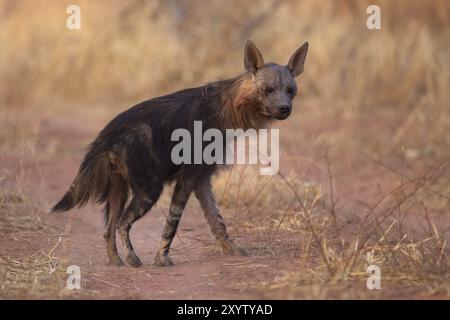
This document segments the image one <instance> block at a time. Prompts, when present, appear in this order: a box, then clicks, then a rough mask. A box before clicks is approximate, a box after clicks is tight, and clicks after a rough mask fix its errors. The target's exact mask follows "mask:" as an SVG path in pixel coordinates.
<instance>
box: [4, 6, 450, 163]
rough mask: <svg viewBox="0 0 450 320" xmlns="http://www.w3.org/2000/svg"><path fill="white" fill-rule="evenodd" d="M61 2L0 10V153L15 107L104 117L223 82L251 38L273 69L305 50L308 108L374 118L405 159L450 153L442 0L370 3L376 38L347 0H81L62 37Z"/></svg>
mask: <svg viewBox="0 0 450 320" xmlns="http://www.w3.org/2000/svg"><path fill="white" fill-rule="evenodd" d="M72 2H73V1H50V0H38V1H2V2H0V16H1V19H0V42H1V43H2V49H1V50H0V61H1V62H0V107H1V109H0V110H1V113H2V114H1V120H0V121H1V124H0V127H1V128H2V133H1V139H0V144H1V145H5V144H6V145H7V144H11V142H12V141H11V137H10V133H11V131H9V130H8V128H10V127H13V128H12V130H13V131H14V133H15V134H16V135H19V136H20V135H23V134H25V133H23V132H22V133H20V128H16V127H17V125H18V124H15V120H14V119H10V118H11V112H13V113H16V112H19V113H20V112H21V111H23V110H24V108H30V107H31V108H32V109H31V110H35V111H37V110H42V109H45V110H47V109H48V108H56V109H59V110H63V109H69V108H76V109H80V108H91V107H92V105H93V104H98V103H100V104H109V106H110V110H111V113H115V112H117V111H118V110H121V109H123V108H125V106H127V105H129V104H130V103H136V102H138V101H140V100H144V99H147V98H149V97H153V96H157V95H161V94H163V93H167V92H170V91H174V90H176V89H181V88H184V87H187V86H196V85H199V84H202V83H205V82H208V81H214V80H217V79H219V78H226V77H231V76H234V75H236V74H237V73H239V72H241V71H242V70H243V66H242V55H243V45H244V42H245V40H246V39H248V38H251V39H253V40H254V41H255V42H256V43H257V45H258V46H259V47H260V49H261V50H262V52H263V54H264V56H265V57H266V60H267V61H276V62H279V63H284V62H286V61H287V59H288V57H289V55H290V53H291V52H292V51H293V50H294V49H295V48H296V47H297V46H299V45H300V44H301V43H303V42H304V41H305V40H308V41H309V42H310V44H311V49H310V52H309V53H308V62H307V68H306V73H305V74H304V75H303V76H302V77H301V80H300V85H301V87H300V98H299V100H301V101H303V103H304V104H306V105H311V104H314V105H316V107H317V109H318V110H317V112H321V111H323V112H333V113H335V114H336V116H338V117H341V118H348V117H358V116H361V117H370V119H372V120H373V121H383V122H384V123H383V126H384V128H385V130H386V131H388V132H389V142H392V143H395V144H396V146H402V145H406V146H408V147H410V149H413V150H414V152H412V154H414V155H416V154H417V155H423V154H424V153H425V154H430V153H432V154H434V153H439V152H441V151H444V150H448V147H449V146H450V135H449V134H447V133H448V129H449V125H450V123H449V122H450V116H449V112H450V111H449V110H450V107H449V105H448V101H449V94H450V91H449V87H450V86H449V84H450V67H449V64H450V62H449V56H450V49H449V47H450V41H449V40H450V27H449V25H450V21H449V19H450V4H449V3H448V1H444V0H432V1H426V2H424V1H420V0H412V1H405V0H397V1H377V3H376V4H378V5H379V6H380V8H381V21H382V30H369V29H368V28H367V27H366V19H367V17H368V14H367V13H366V8H367V6H368V5H369V4H371V2H370V1H356V0H341V1H327V2H325V3H324V2H317V1H313V0H302V1H296V0H274V1H271V0H254V1H249V2H245V3H243V2H242V1H237V0H236V1H235V0H231V1H211V2H210V1H208V2H205V1H200V0H197V1H195V0H194V1H192V0H168V1H156V0H155V1H139V0H137V1H126V2H124V1H115V0H109V1H95V2H93V1H82V0H81V1H77V4H78V5H79V6H80V8H81V21H82V24H81V30H68V29H67V28H66V27H65V25H66V19H67V17H68V16H69V15H68V14H67V13H66V8H67V7H68V6H69V5H70V4H72ZM305 101H306V102H305ZM22 116H23V118H22V120H23V121H25V120H26V119H25V117H26V116H25V115H24V114H21V117H22ZM35 116H36V114H33V119H34V120H36V119H35ZM28 129H30V128H28ZM16 131H17V132H16ZM5 134H6V136H5ZM361 134H364V133H361ZM370 136H372V134H370V135H369V137H370ZM439 147H442V150H437V149H438V148H439Z"/></svg>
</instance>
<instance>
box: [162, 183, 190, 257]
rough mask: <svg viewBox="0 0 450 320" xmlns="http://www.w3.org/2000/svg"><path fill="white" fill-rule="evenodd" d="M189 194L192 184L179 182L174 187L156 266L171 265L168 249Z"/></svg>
mask: <svg viewBox="0 0 450 320" xmlns="http://www.w3.org/2000/svg"><path fill="white" fill-rule="evenodd" d="M191 192H192V183H190V182H185V181H179V182H177V184H176V185H175V189H174V192H173V196H172V202H171V204H170V209H169V216H168V217H167V222H166V226H165V227H164V231H163V233H162V236H161V244H160V247H159V250H158V252H157V253H156V256H155V260H154V264H155V265H156V266H171V265H173V262H172V260H171V259H170V258H169V249H170V245H171V244H172V240H173V238H174V237H175V234H176V232H177V228H178V223H179V222H180V219H181V215H182V213H183V210H184V207H185V206H186V203H187V201H188V199H189V196H190V195H191Z"/></svg>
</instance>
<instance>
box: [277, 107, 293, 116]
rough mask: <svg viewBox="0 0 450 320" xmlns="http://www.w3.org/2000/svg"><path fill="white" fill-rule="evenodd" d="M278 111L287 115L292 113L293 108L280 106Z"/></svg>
mask: <svg viewBox="0 0 450 320" xmlns="http://www.w3.org/2000/svg"><path fill="white" fill-rule="evenodd" d="M278 111H279V112H280V113H281V114H287V113H289V112H291V107H290V106H289V105H282V106H278Z"/></svg>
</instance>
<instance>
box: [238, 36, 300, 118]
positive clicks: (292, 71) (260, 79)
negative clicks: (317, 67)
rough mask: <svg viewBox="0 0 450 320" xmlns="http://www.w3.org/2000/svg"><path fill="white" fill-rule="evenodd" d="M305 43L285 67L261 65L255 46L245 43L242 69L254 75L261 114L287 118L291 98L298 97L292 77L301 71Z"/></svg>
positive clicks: (260, 58)
mask: <svg viewBox="0 0 450 320" xmlns="http://www.w3.org/2000/svg"><path fill="white" fill-rule="evenodd" d="M307 52H308V42H305V43H304V44H303V45H302V46H301V47H299V48H298V49H297V50H295V52H294V53H293V54H292V56H291V58H290V59H289V62H288V64H287V65H286V66H282V65H278V64H275V63H267V64H265V63H264V59H263V56H262V54H261V52H260V51H259V50H258V48H257V47H256V45H255V44H254V43H253V42H252V41H251V40H247V43H246V44H245V54H244V66H245V70H247V71H248V72H249V73H251V74H253V79H254V85H255V86H256V90H257V92H258V98H259V101H260V102H261V103H260V113H261V114H263V115H264V116H268V117H271V118H275V119H277V120H283V119H286V118H287V117H288V116H289V115H290V114H291V110H292V99H294V97H295V95H296V94H297V85H296V83H295V80H294V78H295V77H297V76H299V75H300V74H301V73H302V72H303V67H304V64H305V59H306V53H307Z"/></svg>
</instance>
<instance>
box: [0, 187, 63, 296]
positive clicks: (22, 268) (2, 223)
mask: <svg viewBox="0 0 450 320" xmlns="http://www.w3.org/2000/svg"><path fill="white" fill-rule="evenodd" d="M41 212H42V208H41V207H40V206H39V205H37V204H35V203H34V202H32V201H30V200H29V199H27V198H26V197H24V196H23V195H21V194H2V196H1V197H0V234H1V236H2V241H5V242H4V243H6V241H7V242H8V243H9V245H10V246H11V247H15V246H16V249H15V250H14V251H11V250H7V249H8V248H2V249H1V250H0V298H8V299H11V298H33V297H42V296H47V297H49V296H57V295H58V294H59V292H60V291H61V290H62V289H63V288H64V287H65V279H66V278H67V275H66V273H65V268H64V262H63V261H62V260H61V259H60V258H58V257H56V256H55V254H54V252H55V250H56V248H57V247H58V245H59V243H60V241H61V238H59V240H57V241H56V242H55V243H54V245H52V247H51V248H41V249H38V250H37V251H35V252H33V253H30V252H29V250H28V249H27V248H25V249H23V250H21V249H19V247H20V246H21V244H23V243H28V241H27V239H29V237H33V236H36V234H39V233H40V234H41V235H42V234H45V235H46V236H50V235H55V237H56V232H57V230H56V229H55V228H53V227H51V226H48V225H47V224H45V223H44V222H43V221H42V220H41V217H40V214H41ZM17 245H18V247H17ZM41 246H42V245H38V247H41Z"/></svg>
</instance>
